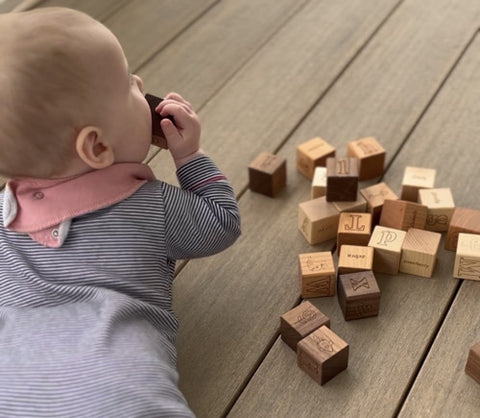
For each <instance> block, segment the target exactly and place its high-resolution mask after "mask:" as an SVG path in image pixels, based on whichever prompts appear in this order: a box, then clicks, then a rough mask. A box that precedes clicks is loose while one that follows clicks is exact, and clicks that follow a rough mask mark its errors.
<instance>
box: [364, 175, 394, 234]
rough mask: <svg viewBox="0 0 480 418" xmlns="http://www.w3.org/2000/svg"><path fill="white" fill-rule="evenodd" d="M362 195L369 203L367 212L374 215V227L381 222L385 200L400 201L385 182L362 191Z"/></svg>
mask: <svg viewBox="0 0 480 418" xmlns="http://www.w3.org/2000/svg"><path fill="white" fill-rule="evenodd" d="M360 194H361V195H362V196H363V198H364V199H365V200H366V201H367V211H368V212H370V213H371V214H372V226H375V225H377V224H378V222H379V221H380V215H381V214H382V208H383V203H384V202H385V200H386V199H389V200H395V199H398V196H397V195H396V194H395V193H393V191H392V190H391V189H390V187H388V186H387V185H386V184H385V183H383V182H382V183H378V184H375V185H373V186H370V187H365V188H363V189H360Z"/></svg>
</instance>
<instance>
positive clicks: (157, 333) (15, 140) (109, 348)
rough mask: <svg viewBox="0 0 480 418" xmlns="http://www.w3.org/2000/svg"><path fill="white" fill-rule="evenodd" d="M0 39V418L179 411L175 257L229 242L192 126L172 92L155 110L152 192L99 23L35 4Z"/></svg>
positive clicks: (131, 92)
mask: <svg viewBox="0 0 480 418" xmlns="http://www.w3.org/2000/svg"><path fill="white" fill-rule="evenodd" d="M0 39H1V40H2V41H1V43H0V56H1V57H2V58H1V60H0V174H3V175H4V176H7V177H8V178H10V180H9V181H8V183H7V186H6V188H5V190H4V191H3V193H2V195H1V196H0V211H1V215H2V217H3V228H0V416H22V417H25V416H28V417H67V416H68V417H116V418H117V417H140V416H141V417H169V418H171V417H190V416H193V414H192V412H191V411H190V409H189V408H188V406H187V403H186V401H185V399H184V398H183V396H182V394H181V393H180V391H179V390H178V387H177V380H178V376H177V372H176V352H175V347H174V342H175V335H176V331H177V320H176V318H175V316H174V314H173V312H172V308H171V287H172V279H173V274H174V269H175V260H178V259H186V258H192V257H203V256H208V255H211V254H214V253H216V252H219V251H221V250H223V249H225V248H226V247H228V246H229V245H231V244H232V243H233V242H234V241H235V240H236V238H237V237H238V236H239V234H240V218H239V212H238V207H237V204H236V201H235V196H234V194H233V190H232V188H231V186H230V184H229V183H228V181H227V179H226V178H225V176H224V175H223V174H222V173H221V172H220V171H219V169H218V168H217V167H216V166H215V164H214V163H213V162H212V161H211V160H210V159H209V158H208V157H207V156H206V155H205V154H204V152H203V151H202V150H201V148H200V146H199V142H200V122H199V120H198V117H197V115H196V114H195V112H194V111H193V110H192V107H191V105H190V104H189V103H188V102H187V101H185V100H184V99H183V98H182V97H181V96H179V95H178V94H175V93H171V94H169V95H167V96H166V97H165V100H164V101H162V102H161V103H160V104H159V105H158V107H157V108H156V112H157V113H158V114H159V115H160V116H162V117H165V118H164V119H162V121H161V128H162V130H163V132H164V134H165V137H166V141H167V144H168V149H169V152H170V153H171V155H172V157H173V159H174V162H175V165H176V167H177V177H178V180H179V184H180V187H175V186H171V185H169V184H166V183H164V182H162V181H158V180H156V179H155V177H154V175H153V173H152V171H151V169H150V168H149V167H148V166H147V165H145V164H142V161H143V160H144V159H145V157H146V155H147V152H148V150H149V146H150V142H151V139H152V126H151V123H152V117H151V114H150V108H149V105H148V103H147V101H146V99H145V97H144V92H143V85H142V80H141V79H140V78H139V77H138V76H135V75H132V74H130V73H129V70H128V64H127V60H126V58H125V55H124V53H123V51H122V48H121V46H120V44H119V42H118V40H117V39H116V38H115V36H114V35H113V34H112V33H111V32H110V31H109V30H108V29H107V28H106V27H105V26H103V25H102V24H100V23H99V22H97V21H95V20H94V19H92V18H90V17H88V16H87V15H85V14H83V13H80V12H77V11H73V10H69V9H63V8H47V9H40V10H35V11H31V12H24V13H13V14H5V15H0ZM167 117H173V120H174V121H175V123H172V121H171V120H169V119H168V118H167Z"/></svg>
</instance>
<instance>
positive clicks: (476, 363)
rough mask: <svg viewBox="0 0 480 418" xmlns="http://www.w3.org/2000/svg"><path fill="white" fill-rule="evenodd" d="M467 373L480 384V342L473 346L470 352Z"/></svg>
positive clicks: (466, 366) (466, 365)
mask: <svg viewBox="0 0 480 418" xmlns="http://www.w3.org/2000/svg"><path fill="white" fill-rule="evenodd" d="M465 373H467V374H468V375H469V376H470V377H471V378H473V379H474V380H476V382H477V383H480V342H478V343H476V344H475V345H473V346H472V347H471V348H470V350H469V351H468V357H467V363H466V364H465Z"/></svg>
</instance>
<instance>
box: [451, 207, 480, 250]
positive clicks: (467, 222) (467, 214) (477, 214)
mask: <svg viewBox="0 0 480 418" xmlns="http://www.w3.org/2000/svg"><path fill="white" fill-rule="evenodd" d="M460 232H465V233H467V234H480V210H476V209H466V208H455V210H454V211H453V215H452V219H450V224H449V225H448V232H447V236H446V237H445V249H446V250H449V251H455V250H456V249H457V241H458V234H459V233H460Z"/></svg>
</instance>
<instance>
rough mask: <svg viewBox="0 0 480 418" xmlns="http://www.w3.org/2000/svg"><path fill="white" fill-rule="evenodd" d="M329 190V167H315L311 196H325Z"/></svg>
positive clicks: (313, 197) (312, 197)
mask: <svg viewBox="0 0 480 418" xmlns="http://www.w3.org/2000/svg"><path fill="white" fill-rule="evenodd" d="M326 192H327V167H315V173H314V175H313V181H312V187H311V190H310V198H311V199H316V198H317V197H322V196H325V194H326Z"/></svg>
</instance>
